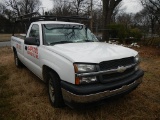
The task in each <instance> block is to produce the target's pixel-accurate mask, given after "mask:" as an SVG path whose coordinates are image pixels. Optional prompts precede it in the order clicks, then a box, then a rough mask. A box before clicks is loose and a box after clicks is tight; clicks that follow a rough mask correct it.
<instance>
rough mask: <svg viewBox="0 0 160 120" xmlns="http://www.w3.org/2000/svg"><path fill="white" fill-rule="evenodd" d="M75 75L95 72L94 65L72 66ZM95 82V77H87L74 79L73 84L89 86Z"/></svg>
mask: <svg viewBox="0 0 160 120" xmlns="http://www.w3.org/2000/svg"><path fill="white" fill-rule="evenodd" d="M74 69H75V73H77V74H80V73H85V72H95V71H96V65H90V64H74ZM95 82H97V77H96V76H87V77H75V84H77V85H80V84H89V83H95Z"/></svg>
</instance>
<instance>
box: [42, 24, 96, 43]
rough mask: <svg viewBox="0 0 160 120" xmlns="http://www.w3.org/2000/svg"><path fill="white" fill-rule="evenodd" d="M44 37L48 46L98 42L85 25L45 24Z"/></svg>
mask: <svg viewBox="0 0 160 120" xmlns="http://www.w3.org/2000/svg"><path fill="white" fill-rule="evenodd" d="M43 36H44V42H45V44H47V45H54V44H59V43H60V44H61V43H77V42H97V41H98V39H97V38H96V37H95V35H94V34H93V33H91V31H90V30H89V29H88V28H86V27H85V26H84V25H74V24H43Z"/></svg>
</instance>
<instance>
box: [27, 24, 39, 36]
mask: <svg viewBox="0 0 160 120" xmlns="http://www.w3.org/2000/svg"><path fill="white" fill-rule="evenodd" d="M29 37H36V38H39V26H38V25H32V28H31V30H30V33H29Z"/></svg>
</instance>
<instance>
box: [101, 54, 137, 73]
mask: <svg viewBox="0 0 160 120" xmlns="http://www.w3.org/2000/svg"><path fill="white" fill-rule="evenodd" d="M134 63H135V61H134V57H128V58H123V59H118V60H111V61H105V62H101V63H100V64H99V66H100V70H101V71H103V70H110V69H117V68H118V66H128V65H131V64H134Z"/></svg>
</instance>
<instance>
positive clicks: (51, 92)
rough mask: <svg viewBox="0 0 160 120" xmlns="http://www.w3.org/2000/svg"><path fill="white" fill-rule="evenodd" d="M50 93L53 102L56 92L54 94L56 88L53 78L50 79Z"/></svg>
mask: <svg viewBox="0 0 160 120" xmlns="http://www.w3.org/2000/svg"><path fill="white" fill-rule="evenodd" d="M49 95H50V99H51V101H52V102H54V100H55V98H54V97H55V96H54V95H55V94H54V88H53V82H52V80H51V78H50V79H49Z"/></svg>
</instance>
